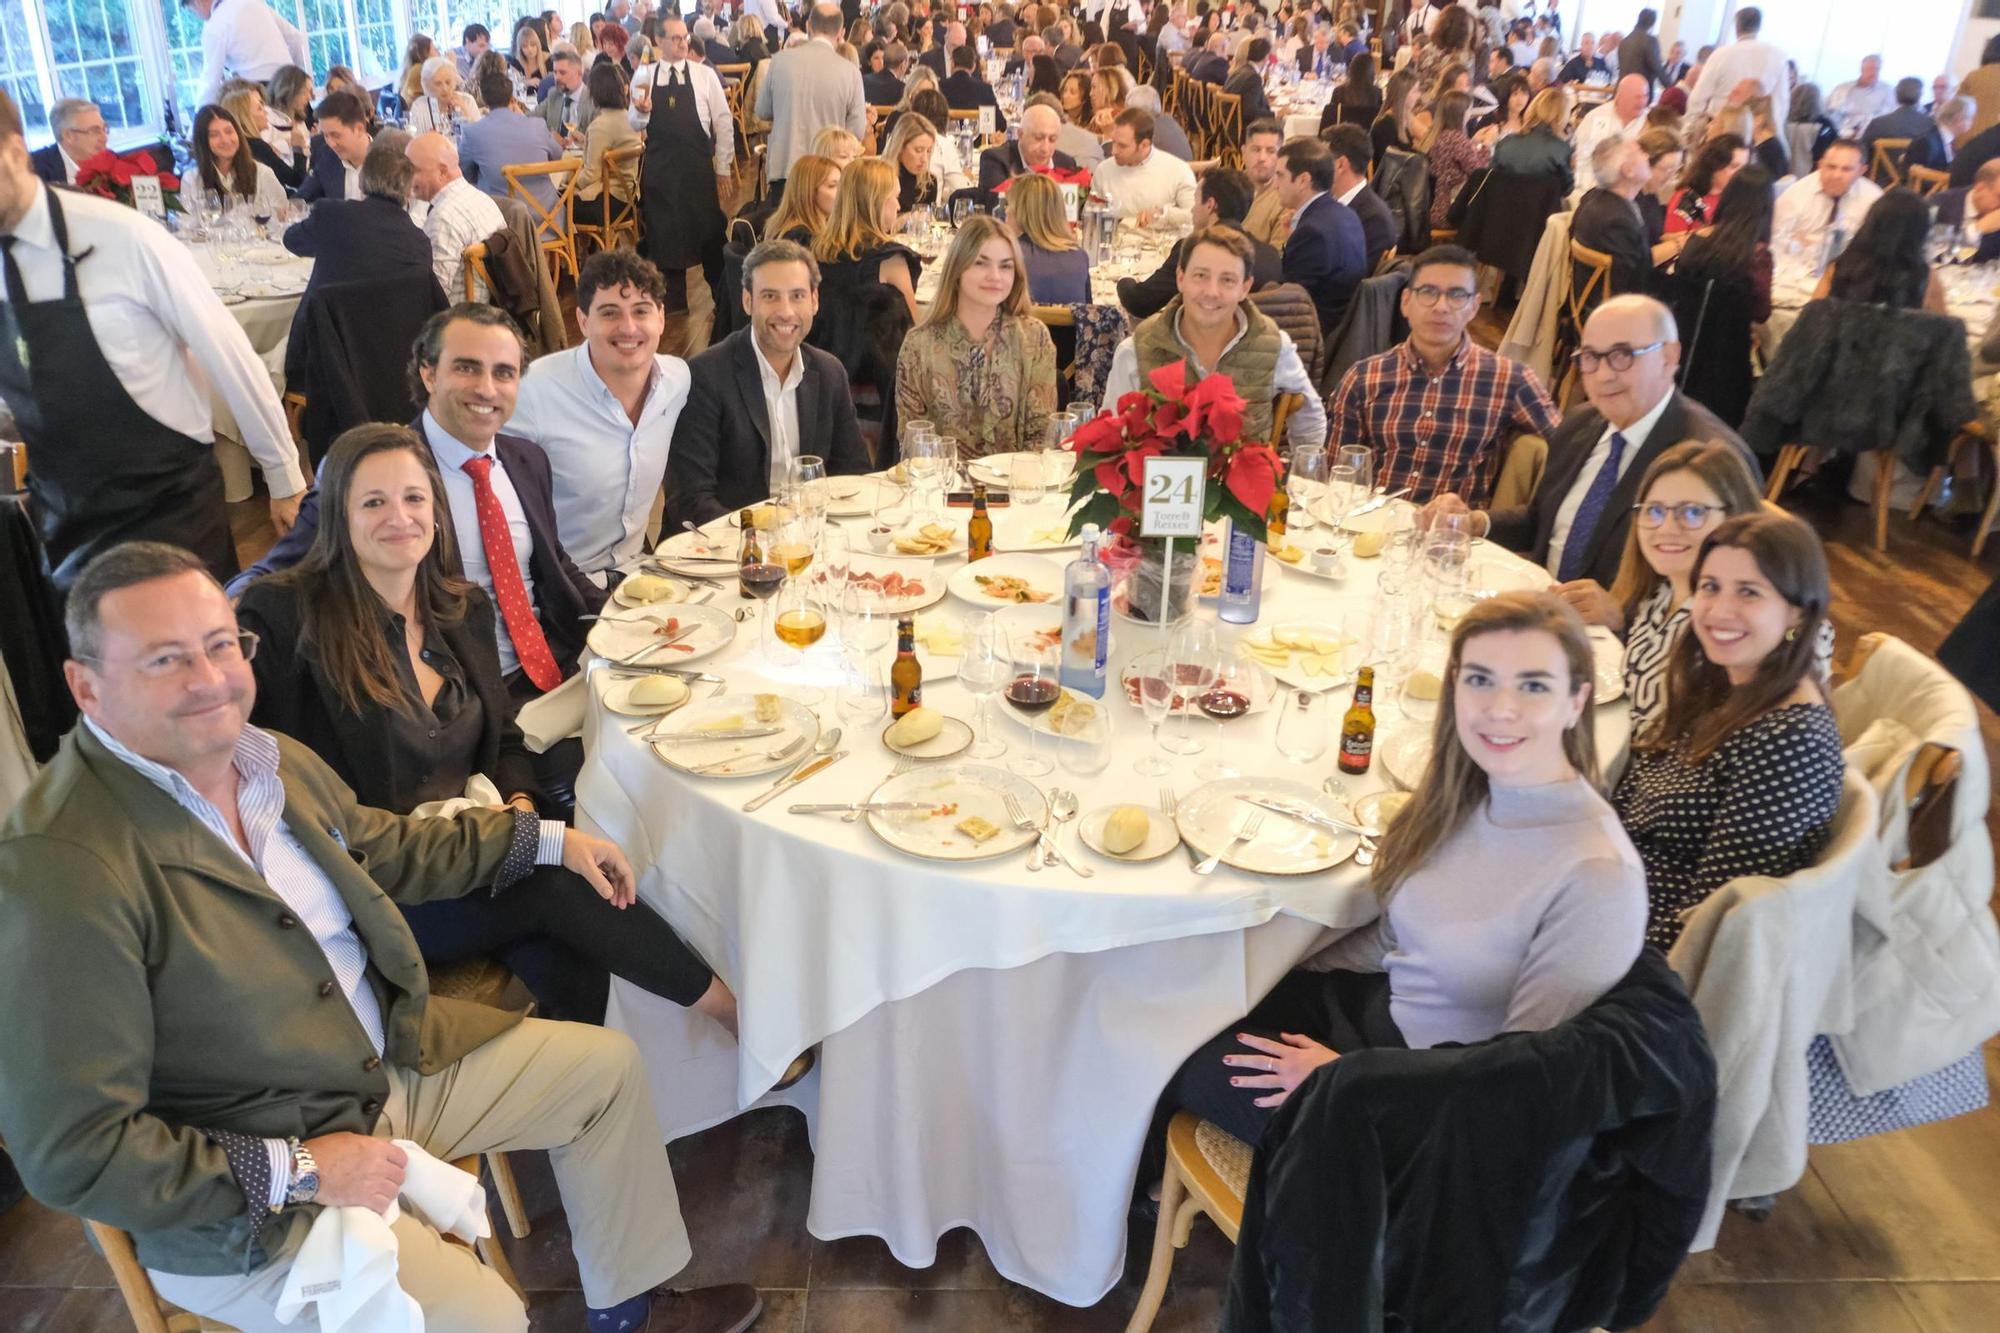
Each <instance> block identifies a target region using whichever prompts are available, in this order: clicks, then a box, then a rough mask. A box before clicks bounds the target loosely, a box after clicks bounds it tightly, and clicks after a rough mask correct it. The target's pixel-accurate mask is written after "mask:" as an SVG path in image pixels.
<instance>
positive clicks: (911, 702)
mask: <svg viewBox="0 0 2000 1333" xmlns="http://www.w3.org/2000/svg"><path fill="white" fill-rule="evenodd" d="M923 701H924V669H923V668H922V667H921V666H919V665H917V618H916V617H915V616H898V617H896V660H895V662H894V664H892V665H891V666H890V668H889V712H890V714H891V715H892V716H895V717H901V716H903V714H905V713H907V712H909V711H910V710H911V709H913V708H915V707H917V706H918V705H919V704H921V703H923Z"/></svg>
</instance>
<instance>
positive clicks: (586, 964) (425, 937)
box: [403, 866, 715, 1023]
mask: <svg viewBox="0 0 2000 1333" xmlns="http://www.w3.org/2000/svg"><path fill="white" fill-rule="evenodd" d="M403 916H404V918H405V919H406V920H408V921H409V923H410V931H411V933H412V934H414V935H415V936H416V937H417V947H418V948H419V949H420V950H422V952H423V955H424V961H425V962H428V963H456V962H461V961H463V960H465V959H467V958H485V957H492V958H497V959H499V960H500V961H501V962H503V963H505V964H506V965H507V967H508V969H509V970H510V971H512V972H513V973H514V975H516V976H518V977H520V978H521V981H522V983H523V984H524V985H526V986H527V988H528V990H529V992H530V993H531V994H533V995H534V997H535V1002H536V1004H537V1006H538V1007H539V1009H540V1012H541V1015H542V1017H544V1018H554V1019H561V1020H564V1021H567V1022H573V1023H602V1022H603V1021H604V1009H605V1006H606V1004H607V1003H608V1002H609V1000H610V996H611V977H612V975H613V974H616V975H618V976H621V977H623V978H625V980H627V981H629V982H631V983H632V984H633V985H635V986H642V987H644V988H645V989H647V990H649V991H651V992H653V994H655V995H659V996H663V997H665V998H666V999H669V1000H672V1001H673V1002H674V1003H675V1004H678V1005H682V1006H686V1005H691V1004H693V1003H694V1002H695V1001H696V1000H699V999H700V998H701V997H702V993H703V992H704V991H706V990H707V989H708V985H709V982H710V981H712V980H713V979H714V976H715V974H714V973H713V972H711V971H710V970H709V967H708V964H707V963H704V962H703V961H702V960H701V958H700V957H698V956H697V955H696V954H695V952H694V950H692V949H690V948H689V947H688V946H687V943H686V941H684V940H682V939H681V937H680V936H679V935H677V934H676V933H675V932H674V928H673V927H672V926H670V925H668V924H667V922H666V920H665V919H664V918H663V917H661V916H660V914H659V913H657V912H655V911H654V910H653V909H652V908H650V907H648V906H646V905H645V904H644V903H634V904H632V906H630V907H628V908H626V909H624V910H623V911H620V910H619V909H618V908H616V907H613V906H612V905H611V904H610V903H608V902H605V901H604V899H602V898H600V897H598V896H597V890H595V889H593V888H591V887H590V885H589V883H587V882H586V881H585V880H584V879H583V877H582V876H580V875H576V874H573V873H571V872H570V871H568V870H565V869H563V868H562V867H561V866H539V867H537V868H536V869H535V870H534V871H533V872H531V873H530V874H529V875H528V876H527V877H526V878H524V879H522V880H520V881H519V882H518V883H515V884H510V885H509V886H508V887H507V888H505V889H503V890H501V891H500V892H499V893H497V894H496V893H490V892H488V891H487V890H485V889H474V890H473V891H472V892H471V893H469V894H467V895H466V896H465V897H463V898H452V899H447V900H445V901H443V902H434V903H419V904H417V905H415V906H407V907H404V908H403Z"/></svg>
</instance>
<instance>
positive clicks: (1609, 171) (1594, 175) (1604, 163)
mask: <svg viewBox="0 0 2000 1333" xmlns="http://www.w3.org/2000/svg"><path fill="white" fill-rule="evenodd" d="M1632 142H1633V141H1632V140H1630V139H1627V138H1626V137H1625V136H1624V135H1622V134H1614V135H1612V136H1611V137H1610V138H1608V139H1602V140H1599V141H1598V144H1597V147H1595V148H1593V149H1591V150H1590V175H1591V179H1593V180H1595V181H1596V182H1597V184H1598V187H1599V188H1600V189H1605V190H1609V189H1611V188H1613V187H1614V186H1616V185H1617V184H1618V178H1619V176H1621V175H1622V174H1624V173H1623V167H1624V162H1625V150H1626V149H1628V148H1630V147H1632Z"/></svg>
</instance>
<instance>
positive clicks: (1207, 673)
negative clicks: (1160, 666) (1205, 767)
mask: <svg viewBox="0 0 2000 1333" xmlns="http://www.w3.org/2000/svg"><path fill="white" fill-rule="evenodd" d="M1166 668H1167V680H1168V682H1169V683H1170V684H1171V685H1172V686H1173V693H1174V698H1175V699H1176V700H1177V701H1178V703H1179V708H1178V711H1179V713H1180V716H1181V725H1180V731H1179V733H1178V734H1176V735H1168V736H1166V737H1164V738H1163V739H1162V740H1161V742H1160V744H1161V745H1162V746H1164V747H1165V748H1166V749H1168V750H1171V751H1173V752H1174V753H1175V754H1200V753H1201V752H1202V751H1203V750H1206V749H1207V748H1208V738H1207V737H1206V736H1204V735H1202V734H1201V731H1198V730H1197V726H1200V728H1201V730H1206V729H1207V724H1206V722H1205V721H1204V722H1202V723H1197V721H1196V719H1195V714H1196V712H1197V711H1199V709H1198V705H1197V704H1196V702H1195V701H1196V700H1197V699H1199V698H1201V696H1202V694H1203V693H1205V692H1206V691H1207V689H1208V687H1209V686H1210V685H1213V684H1214V683H1215V668H1216V646H1215V629H1214V627H1213V626H1211V625H1210V624H1209V623H1208V622H1207V621H1205V620H1195V619H1192V618H1190V619H1187V620H1183V621H1181V623H1180V624H1179V625H1178V626H1176V627H1175V629H1174V632H1173V634H1172V636H1171V637H1169V638H1168V640H1167V661H1166Z"/></svg>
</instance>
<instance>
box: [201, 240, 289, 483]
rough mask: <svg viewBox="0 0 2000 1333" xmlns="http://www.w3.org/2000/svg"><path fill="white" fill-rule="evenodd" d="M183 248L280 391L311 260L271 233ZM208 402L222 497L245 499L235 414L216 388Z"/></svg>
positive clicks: (247, 469) (245, 469)
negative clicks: (270, 236) (266, 236)
mask: <svg viewBox="0 0 2000 1333" xmlns="http://www.w3.org/2000/svg"><path fill="white" fill-rule="evenodd" d="M275 229H276V228H275V225H274V227H273V230H274V231H275ZM188 249H189V250H191V251H192V252H193V253H194V257H195V262H196V263H197V264H199V265H200V266H201V271H202V276H204V277H206V278H207V279H208V281H209V285H210V286H211V287H213V288H214V289H215V294H216V295H217V296H219V297H221V298H222V302H223V304H224V305H226V306H228V307H229V313H230V314H231V315H233V316H235V317H236V322H237V324H239V325H240V326H242V329H243V333H244V335H245V336H246V337H248V338H249V339H250V347H251V350H253V351H255V352H256V353H257V357H258V359H259V360H261V361H262V362H263V363H264V368H265V369H266V370H267V371H269V372H270V375H271V384H272V387H274V388H275V389H276V390H277V391H278V393H279V395H280V396H282V395H283V394H284V392H285V345H286V344H287V343H288V342H289V341H290V340H291V334H292V317H293V316H294V315H296V314H297V313H298V309H299V298H300V297H301V296H303V295H304V294H305V290H306V283H307V282H308V281H310V280H311V278H312V270H313V261H312V260H310V259H301V258H300V257H298V256H297V255H294V254H292V253H291V252H290V251H288V250H286V249H285V247H284V246H282V245H280V244H279V243H278V242H277V241H276V240H275V239H273V240H263V239H248V240H245V239H231V240H221V239H218V240H212V241H206V240H205V241H197V242H193V243H191V244H190V245H189V246H188ZM209 406H210V409H211V410H212V411H213V413H214V416H215V460H216V462H217V463H218V464H219V465H220V466H221V468H222V485H223V495H224V498H226V499H228V500H231V501H237V500H247V499H249V498H250V496H251V493H252V492H251V484H250V483H251V473H252V471H253V470H254V464H253V463H252V462H251V459H250V452H249V450H247V449H245V448H244V447H243V445H242V442H241V435H242V430H241V428H240V427H239V426H238V425H237V424H236V414H235V412H233V411H231V410H230V407H229V403H228V401H227V400H225V399H224V398H223V397H222V395H221V394H218V393H211V394H210V395H209Z"/></svg>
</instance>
